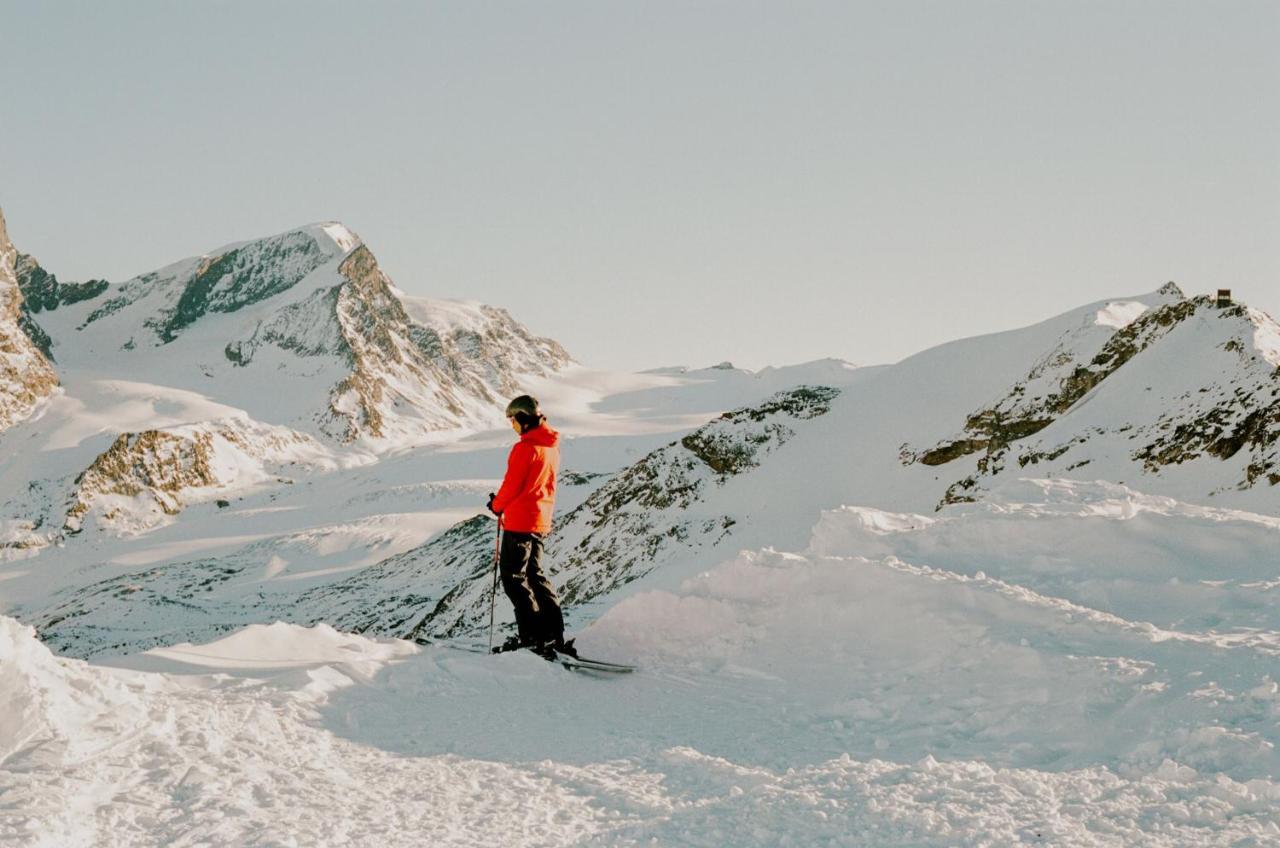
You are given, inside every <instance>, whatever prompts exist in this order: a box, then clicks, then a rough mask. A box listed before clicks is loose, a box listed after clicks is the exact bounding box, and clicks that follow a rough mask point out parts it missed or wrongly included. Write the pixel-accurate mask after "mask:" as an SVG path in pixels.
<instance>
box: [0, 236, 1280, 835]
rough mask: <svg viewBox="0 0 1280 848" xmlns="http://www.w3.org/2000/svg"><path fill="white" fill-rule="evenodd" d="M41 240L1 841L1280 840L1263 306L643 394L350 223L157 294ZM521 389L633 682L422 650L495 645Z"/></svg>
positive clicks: (192, 269)
mask: <svg viewBox="0 0 1280 848" xmlns="http://www.w3.org/2000/svg"><path fill="white" fill-rule="evenodd" d="M14 256H16V259H14V260H13V262H12V264H11V265H10V266H8V267H11V268H12V269H13V270H14V275H15V277H16V280H17V282H18V283H19V284H20V285H21V287H22V294H23V295H24V296H25V300H22V301H20V300H18V299H17V298H16V297H15V298H14V299H13V300H11V304H16V305H15V306H13V309H11V312H12V313H13V315H15V316H16V317H15V318H14V325H15V326H16V327H18V328H19V330H20V331H21V332H22V333H23V336H24V338H23V339H20V342H21V343H22V344H23V345H26V346H25V347H23V348H22V352H21V355H20V357H19V358H20V359H21V360H22V361H23V362H25V363H26V364H27V365H26V366H24V367H28V366H31V365H32V364H33V363H35V364H38V363H40V362H44V367H46V368H47V367H48V361H46V360H47V358H46V357H44V356H43V355H42V354H41V353H40V351H41V350H42V349H43V350H46V351H47V353H48V355H49V356H51V357H52V358H53V360H52V361H54V362H55V363H56V366H57V368H58V374H57V375H56V376H55V378H54V379H55V380H58V379H60V380H61V382H62V389H61V390H57V391H54V390H53V388H52V386H53V384H50V385H49V386H48V387H46V388H48V392H46V394H45V395H44V396H42V398H41V399H38V400H36V401H33V402H31V403H28V404H27V406H26V407H24V408H25V409H26V411H25V412H23V413H22V415H21V416H20V420H19V419H15V420H14V423H12V424H11V426H9V427H8V429H7V430H4V431H3V433H0V540H2V541H3V545H4V547H3V548H0V615H4V616H11V617H12V618H5V619H0V682H3V684H4V687H3V689H2V690H0V699H5V700H2V701H0V797H4V798H5V806H3V807H0V841H5V842H12V843H14V844H17V845H41V844H58V845H114V844H119V845H149V844H169V843H174V842H179V843H180V842H182V841H183V840H192V839H195V838H196V835H197V834H198V835H201V836H202V837H203V838H205V839H206V840H208V841H209V842H211V843H212V844H225V845H234V844H294V843H296V844H310V843H317V842H325V843H327V844H335V845H340V844H353V845H365V844H378V845H384V844H385V845H395V844H414V845H416V844H422V841H423V840H424V839H426V840H427V841H430V842H431V843H432V844H459V845H473V844H537V845H543V844H600V845H626V844H651V843H654V842H656V843H657V844H706V845H722V844H742V845H777V844H786V843H787V841H788V840H789V841H790V842H791V843H793V844H823V843H824V842H826V843H831V844H869V845H913V846H914V845H938V846H942V845H948V846H949V845H1006V844H1052V845H1081V846H1085V845H1089V846H1093V845H1157V846H1160V845H1186V846H1191V845H1213V844H1221V845H1264V844H1271V843H1275V842H1280V817H1278V816H1277V815H1276V812H1275V811H1276V810H1277V809H1280V803H1278V802H1280V785H1278V784H1277V773H1278V771H1280V760H1277V755H1276V743H1277V742H1278V741H1280V695H1278V694H1277V692H1278V691H1280V690H1278V689H1277V685H1278V684H1277V680H1280V666H1278V665H1277V663H1278V662H1280V603H1278V602H1277V597H1278V596H1277V594H1276V593H1277V591H1278V589H1277V587H1280V559H1277V556H1276V551H1277V550H1280V544H1278V543H1280V499H1278V498H1277V494H1278V493H1280V488H1277V487H1278V486H1280V476H1277V468H1278V467H1277V459H1278V455H1277V450H1280V405H1278V404H1280V400H1278V399H1280V376H1278V375H1280V327H1278V326H1277V325H1276V323H1275V322H1274V321H1273V320H1272V319H1271V318H1270V317H1269V316H1266V315H1265V314H1263V313H1261V312H1258V311H1257V310H1253V309H1250V308H1249V307H1247V306H1244V305H1234V306H1226V307H1219V306H1217V305H1216V304H1214V303H1212V302H1210V301H1209V299H1208V298H1204V297H1190V298H1188V297H1186V296H1184V294H1183V293H1182V292H1181V291H1180V290H1178V288H1177V287H1176V286H1173V285H1172V284H1171V285H1169V286H1165V287H1162V288H1161V289H1159V290H1157V291H1154V292H1150V293H1148V294H1144V295H1138V296H1126V297H1121V298H1116V299H1112V300H1106V301H1100V302H1097V303H1092V304H1087V305H1084V306H1082V307H1080V308H1078V309H1074V310H1071V311H1069V312H1067V313H1064V314H1063V315H1060V316H1056V317H1054V318H1051V319H1049V320H1048V321H1045V322H1042V323H1040V324H1037V325H1034V326H1030V327H1025V328H1020V329H1017V330H1012V331H1009V332H1005V333H998V334H994V335H990V336H983V337H978V338H972V339H964V340H961V341H957V342H953V343H950V344H947V345H943V346H940V347H938V348H934V349H932V350H927V351H924V352H922V353H920V354H918V355H916V356H913V357H911V358H909V359H907V360H904V361H903V362H900V363H896V364H894V365H886V366H878V367H873V368H854V367H852V366H850V365H849V364H848V363H843V362H840V361H838V360H825V361H819V362H813V363H806V364H803V365H799V366H792V367H787V368H771V369H765V370H764V371H761V372H756V373H752V372H748V371H744V370H742V369H736V368H733V367H732V366H730V365H729V364H728V363H725V364H723V365H720V366H716V367H712V368H706V369H690V368H685V367H666V368H660V369H655V370H653V371H649V372H644V373H640V374H616V373H608V372H601V371H593V370H591V369H589V368H586V367H584V366H581V365H577V364H574V363H570V362H569V361H568V358H567V356H566V355H565V354H564V352H563V350H562V349H560V348H559V346H558V345H556V344H555V343H554V342H550V341H549V340H545V339H539V338H538V337H536V336H534V335H532V334H531V333H529V331H527V330H526V329H524V328H523V327H521V326H520V325H519V324H518V323H517V322H515V321H514V320H513V319H512V318H511V317H510V316H509V315H507V314H506V313H505V312H503V311H502V310H500V309H495V308H491V307H487V306H483V305H480V304H476V303H472V302H466V301H435V300H425V299H418V298H410V297H406V296H404V295H403V293H402V292H400V291H399V290H398V289H396V288H395V287H394V286H393V285H392V284H391V282H390V281H389V280H388V279H387V278H386V277H385V275H384V274H382V272H381V271H380V270H379V269H378V267H377V263H376V260H374V258H373V256H372V254H371V253H370V252H369V251H368V249H367V248H366V247H365V246H364V245H363V244H362V243H361V242H360V241H359V239H358V238H356V237H355V236H354V235H353V234H351V233H350V231H348V230H346V229H345V228H344V227H341V225H337V224H320V225H314V226H311V227H304V228H300V229H298V230H293V231H290V232H288V233H284V234H281V235H280V236H275V237H271V238H268V239H259V240H256V241H252V242H244V243H240V244H237V245H230V246H228V247H226V248H222V249H219V250H217V251H213V252H211V253H210V254H209V255H207V256H203V257H196V258H193V259H190V260H185V261H183V262H180V263H176V264H175V265H173V266H170V267H168V268H165V269H162V270H161V271H158V272H155V273H153V274H147V275H142V276H141V277H138V278H135V279H134V280H131V281H128V282H126V283H124V284H121V285H118V286H115V285H104V284H102V283H101V282H100V281H90V282H88V283H84V284H75V283H66V282H64V281H59V280H57V279H56V278H55V277H53V276H52V275H50V274H48V273H47V272H45V271H44V270H43V269H42V268H40V266H39V264H38V263H37V262H36V261H35V260H34V259H32V258H30V257H24V256H21V255H17V254H16V253H15V254H14ZM33 350H34V351H36V354H35V356H30V355H29V351H33ZM36 357H40V358H36ZM10 361H13V360H10ZM48 373H50V374H52V371H49V372H48ZM517 391H530V392H533V393H534V394H536V395H538V396H539V397H540V398H541V399H542V400H543V404H544V407H545V408H546V409H547V410H548V412H549V414H550V415H551V418H552V422H553V423H554V424H555V425H556V426H557V428H558V429H560V430H561V432H562V433H563V435H564V439H565V441H564V445H563V455H564V464H563V468H562V473H561V487H560V494H559V504H558V521H557V529H556V533H555V534H554V535H553V536H552V538H551V539H550V540H549V542H548V554H549V565H550V570H551V571H552V573H553V575H554V578H555V581H556V583H557V585H558V586H559V587H560V589H561V592H562V595H563V597H564V598H565V600H566V602H567V604H568V613H569V622H570V626H571V629H572V630H574V631H576V632H577V633H578V634H579V640H580V644H581V646H582V648H583V650H584V652H587V653H589V654H595V655H600V656H602V657H605V658H619V659H635V660H637V661H639V662H640V663H641V666H642V669H641V672H640V673H638V674H636V675H634V676H633V677H631V678H628V679H625V680H612V681H602V680H596V679H590V678H586V677H582V676H573V675H569V674H568V673H566V672H565V671H564V670H562V669H559V668H556V667H553V666H548V665H546V664H544V663H542V662H541V661H540V660H537V659H535V658H533V657H529V656H503V657H497V658H491V657H487V656H479V655H474V654H469V653H465V652H462V651H457V650H454V649H452V648H450V647H448V646H447V645H435V646H429V647H425V648H424V647H419V646H414V645H412V644H409V643H406V642H402V641H396V640H393V639H388V638H386V637H388V636H404V635H407V634H410V633H411V632H412V633H414V634H416V635H418V636H423V637H430V638H433V639H437V640H451V639H459V640H464V641H468V640H475V639H478V640H481V641H483V640H484V639H485V638H486V635H485V631H486V630H487V624H488V611H489V600H490V599H489V594H488V593H489V589H490V586H491V582H490V581H491V571H490V567H491V562H492V560H491V557H492V546H493V543H494V535H493V534H494V531H495V524H494V522H493V520H492V519H491V518H490V517H488V516H487V515H486V514H484V513H483V510H482V505H483V503H484V500H485V494H486V493H487V492H489V491H493V490H494V489H495V488H496V487H497V483H498V479H497V477H498V475H499V474H500V473H501V472H502V469H503V467H504V460H505V457H506V454H507V451H508V449H509V447H510V444H511V440H512V436H511V433H510V431H509V429H507V428H506V427H505V426H503V425H502V422H501V415H500V409H501V405H502V403H503V401H505V399H506V398H507V397H508V396H509V395H511V394H514V393H516V392H517ZM15 408H16V407H15ZM14 619H16V621H15V620H14ZM17 621H20V622H22V623H23V624H27V625H34V626H35V628H36V630H37V632H38V633H39V639H40V640H41V641H36V639H35V638H34V637H33V635H32V634H31V633H30V632H29V631H27V630H25V629H24V628H23V627H22V626H21V625H19V624H18V623H16V622H17ZM497 624H498V628H499V630H500V631H505V630H507V629H508V628H509V627H510V624H511V622H510V612H509V607H508V605H507V604H506V603H505V601H504V600H503V599H502V598H501V597H499V599H498V605H497ZM335 628H336V629H335ZM352 634H363V635H359V636H357V635H352ZM49 648H52V649H53V650H54V651H56V652H57V653H60V654H64V655H68V656H71V657H87V658H92V662H91V663H89V664H86V663H82V662H78V661H74V660H70V659H59V658H57V657H55V656H53V655H51V654H50V653H49V652H48V649H49ZM143 651H145V653H141V652H143ZM496 783H501V784H503V785H509V786H518V787H521V789H522V791H521V793H519V797H518V799H513V798H512V797H508V796H506V795H504V796H502V797H501V798H497V799H496V798H495V796H494V793H493V791H492V785H494V784H496ZM50 840H52V841H50Z"/></svg>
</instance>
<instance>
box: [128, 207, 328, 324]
mask: <svg viewBox="0 0 1280 848" xmlns="http://www.w3.org/2000/svg"><path fill="white" fill-rule="evenodd" d="M326 261H328V256H327V255H326V254H325V252H324V251H323V250H321V248H320V246H319V245H318V244H317V243H316V240H315V239H314V238H313V237H312V236H310V235H308V234H306V233H302V232H292V233H285V234H284V235H282V236H277V237H275V238H271V239H263V240H261V241H255V242H252V243H251V244H248V245H245V246H244V247H240V248H236V249H234V250H229V251H227V252H226V253H223V254H221V255H219V256H214V257H209V258H207V259H205V260H204V261H203V262H202V263H201V264H200V266H199V267H198V268H197V269H196V272H195V274H194V275H192V277H191V279H189V280H188V281H187V283H186V286H185V287H184V288H183V290H182V295H181V296H180V297H179V298H178V302H177V304H176V305H175V306H174V307H173V309H172V310H171V311H170V312H169V313H167V314H166V315H164V316H163V317H162V318H161V319H159V320H154V321H149V322H148V326H150V327H152V328H153V329H155V331H156V334H157V335H158V336H159V337H160V340H161V341H162V342H165V343H168V342H171V341H173V340H174V339H175V338H177V337H178V333H180V332H181V331H182V330H183V329H184V328H186V327H188V326H190V325H191V324H193V323H194V322H195V321H196V320H198V319H199V318H200V317H201V316H203V315H204V314H206V313H208V312H235V311H237V310H239V309H243V308H244V307H246V306H248V305H249V304H252V303H258V302H259V301H262V300H266V299H267V298H269V297H271V296H273V295H277V294H279V293H281V292H283V291H287V290H288V289H290V288H292V287H293V286H294V285H296V284H297V282H298V281H299V280H301V279H302V278H303V277H305V276H307V274H310V273H311V272H312V271H314V270H315V269H316V268H318V267H320V266H321V265H322V264H324V263H325V262H326Z"/></svg>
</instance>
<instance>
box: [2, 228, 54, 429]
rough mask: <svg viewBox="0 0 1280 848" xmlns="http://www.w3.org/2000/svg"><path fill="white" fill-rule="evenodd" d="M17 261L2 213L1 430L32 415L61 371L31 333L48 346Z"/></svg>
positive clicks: (51, 391)
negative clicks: (33, 317)
mask: <svg viewBox="0 0 1280 848" xmlns="http://www.w3.org/2000/svg"><path fill="white" fill-rule="evenodd" d="M17 261H18V251H17V250H16V249H14V246H13V244H12V242H10V241H9V232H8V229H7V228H6V226H5V222H4V215H3V213H0V433H3V432H4V431H5V430H7V429H8V428H9V427H11V426H13V425H14V424H15V423H17V422H19V421H22V420H23V419H25V418H27V417H28V416H29V415H31V413H32V412H33V411H34V410H35V408H36V405H37V404H39V402H40V401H41V400H43V399H44V398H46V397H48V396H49V395H51V394H52V393H53V391H54V389H56V388H57V386H58V375H57V374H56V373H55V372H54V370H53V366H52V365H51V364H50V363H49V360H48V358H47V357H46V356H45V354H44V353H43V352H42V350H41V345H38V344H37V343H36V342H35V341H33V340H32V336H31V335H30V333H34V334H35V337H36V338H37V339H41V340H42V341H44V345H43V346H44V347H45V348H46V349H47V347H48V342H47V337H45V336H42V335H41V333H42V331H40V330H39V328H38V326H35V325H33V324H32V322H30V321H29V319H27V317H26V315H25V311H24V309H23V297H22V290H21V289H20V288H19V287H18V280H17V276H16V273H15V268H16V266H17ZM24 325H26V328H25V329H24Z"/></svg>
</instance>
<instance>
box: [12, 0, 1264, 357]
mask: <svg viewBox="0 0 1280 848" xmlns="http://www.w3.org/2000/svg"><path fill="white" fill-rule="evenodd" d="M1277 44H1280V3H1277V2H1272V0H1268V2H1253V3H1249V2H1214V3H1209V2H1190V3H1188V2H1174V1H1173V0H1159V2H1125V1H1124V0H1106V2H1065V1H1064V2H1054V3H1047V2H1034V0H1016V2H959V0H946V2H923V3H921V2H881V3H853V2H837V3H811V2H798V1H797V0H787V2H776V3H754V2H714V3H711V2H703V3H699V2H692V3H691V2H636V3H619V2H598V0H590V1H589V2H528V0H526V1H525V2H513V3H497V2H486V3H474V2H454V3H409V2H404V3H386V2H383V3H376V2H375V3H332V2H326V3H319V2H317V3H301V2H289V3H285V2H217V3H204V4H196V3H190V2H186V3H171V2H163V3H162V2H128V3H125V2H118V3H109V2H101V3H88V2H84V3H61V2H29V3H14V2H8V0H0V79H2V80H3V81H4V86H3V90H4V93H5V102H4V106H5V108H4V111H3V115H4V117H3V119H0V121H2V123H0V206H3V208H4V211H5V213H6V216H7V217H8V219H9V229H10V234H11V235H12V236H13V238H14V241H15V242H16V243H17V244H18V247H19V248H20V249H22V250H25V251H28V252H31V253H33V254H35V255H36V256H37V257H39V258H40V259H41V261H42V262H43V263H44V264H45V265H46V266H47V267H49V269H50V270H52V271H54V272H55V273H58V274H59V275H61V276H63V277H64V278H67V279H83V278H86V277H89V276H105V277H107V278H108V279H113V280H122V279H125V278H127V277H129V276H132V275H133V274H136V273H140V272H142V271H146V270H151V269H153V268H156V267H159V266H161V265H164V264H166V263H168V262H170V261H173V260H175V259H178V258H181V257H184V256H187V255H191V254H196V253H200V252H202V251H204V250H207V249H210V248H213V247H216V246H217V245H219V244H222V243H225V242H229V241H234V240H239V239H243V238H249V237H253V236H257V235H266V234H270V233H273V232H278V231H280V230H285V229H289V228H290V227H292V226H295V225H299V224H303V223H307V222H310V221H315V220H321V219H329V218H336V219H340V220H342V221H344V222H345V223H347V224H348V225H349V226H350V227H351V228H352V229H354V230H356V231H357V232H358V233H360V235H361V236H363V237H364V239H365V241H366V242H367V243H368V244H369V245H370V247H371V248H372V249H373V251H374V253H375V254H376V255H377V256H378V258H379V260H380V262H381V263H382V265H383V267H384V269H385V270H386V271H387V272H388V273H389V274H390V275H391V276H392V277H393V279H394V280H395V281H396V283H397V284H398V285H399V286H400V287H401V288H403V289H405V290H407V291H409V292H410V293H412V294H420V295H431V296H440V297H467V298H475V299H479V300H483V301H486V302H489V303H494V304H497V305H501V306H505V307H507V308H509V309H510V310H511V311H512V312H513V313H514V314H515V316H516V317H517V318H519V319H520V320H522V321H524V322H525V323H526V324H528V325H529V326H531V327H532V328H533V329H534V330H536V331H538V332H540V333H543V334H546V335H550V336H553V337H555V338H557V339H559V340H560V341H562V342H563V343H564V344H565V345H566V346H567V347H568V348H569V349H570V351H571V352H572V353H573V354H574V355H575V356H577V357H578V358H579V359H580V360H581V361H583V362H584V363H586V364H590V365H597V366H602V367H616V368H635V369H639V368H648V367H655V366H659V365H669V364H689V365H695V366H697V365H709V364H713V363H715V362H718V361H720V360H724V359H729V360H732V361H734V362H735V363H737V364H740V365H745V366H748V367H753V368H756V367H760V366H763V365H766V364H784V363H791V362H798V361H801V360H806V359H812V358H817V357H821V356H838V357H843V358H846V359H850V360H853V361H856V362H860V363H866V364H870V363H874V362H883V361H890V360H894V359H898V358H901V357H902V356H905V355H907V354H910V353H912V352H914V351H916V350H918V349H921V348H923V347H926V346H929V345H932V344H936V343H939V342H942V341H945V340H947V339H951V338H956V337H960V336H969V335H974V334H977V333H982V332H988V331H993V330H998V329H1003V328H1007V327H1011V326H1016V325H1020V324H1026V323H1031V322H1033V321H1037V320H1040V319H1042V318H1046V317H1048V316H1049V315H1051V314H1053V313H1056V312H1060V311H1062V310H1065V309H1068V308H1070V307H1073V306H1076V305H1079V304H1081V303H1084V302H1087V301H1090V300H1095V299H1102V298H1106V297H1111V296H1119V295H1125V294H1135V293H1139V292H1142V291H1148V290H1151V289H1155V288H1157V287H1158V286H1159V285H1160V284H1162V283H1163V282H1164V281H1166V280H1170V279H1172V280H1177V281H1178V282H1180V283H1181V284H1182V285H1183V287H1184V288H1185V289H1187V290H1188V291H1190V292H1200V291H1208V290H1211V289H1214V288H1216V287H1218V286H1228V287H1231V288H1232V289H1235V290H1236V291H1237V293H1238V294H1239V295H1240V296H1242V297H1243V299H1245V300H1247V301H1249V302H1251V303H1254V304H1255V305H1257V306H1260V307H1262V308H1264V309H1267V310H1268V311H1269V312H1271V313H1272V314H1273V315H1275V314H1280V94H1278V92H1280V50H1277V49H1276V45H1277Z"/></svg>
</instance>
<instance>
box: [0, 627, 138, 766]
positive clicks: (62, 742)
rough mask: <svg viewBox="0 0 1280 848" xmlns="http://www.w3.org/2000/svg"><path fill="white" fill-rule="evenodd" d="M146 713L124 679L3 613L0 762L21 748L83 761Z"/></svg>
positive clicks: (42, 756)
mask: <svg viewBox="0 0 1280 848" xmlns="http://www.w3.org/2000/svg"><path fill="white" fill-rule="evenodd" d="M144 718H145V715H144V713H143V710H142V707H141V702H140V701H139V699H138V698H137V697H136V695H134V694H133V693H131V692H129V691H128V690H127V689H126V688H125V687H124V686H122V685H120V684H119V682H117V681H115V680H113V679H111V678H110V677H108V676H107V675H104V674H103V673H102V672H101V671H99V670H97V669H94V668H91V667H90V666H88V665H87V664H86V663H84V662H82V661H79V660H65V659H60V658H57V657H55V656H54V655H53V654H52V653H50V651H49V649H48V648H46V647H45V646H44V645H43V644H41V643H40V641H39V640H37V639H36V635H35V630H33V629H32V628H30V627H27V626H25V625H23V624H20V623H19V622H17V621H15V620H14V619H12V618H9V617H7V616H0V765H3V764H5V763H6V762H7V761H8V760H9V759H10V757H12V756H14V755H15V754H18V753H19V752H22V753H24V754H27V755H30V756H33V757H34V758H35V759H36V760H37V761H39V762H43V763H53V762H58V763H68V762H78V761H82V760H85V759H86V758H88V757H91V756H92V755H93V754H94V753H96V752H97V751H98V750H101V749H102V748H103V747H105V746H106V745H108V744H110V737H111V736H112V735H114V734H118V733H124V732H126V731H127V730H128V728H129V727H131V726H132V725H136V724H138V723H139V722H140V721H142V720H143V719H144Z"/></svg>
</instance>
